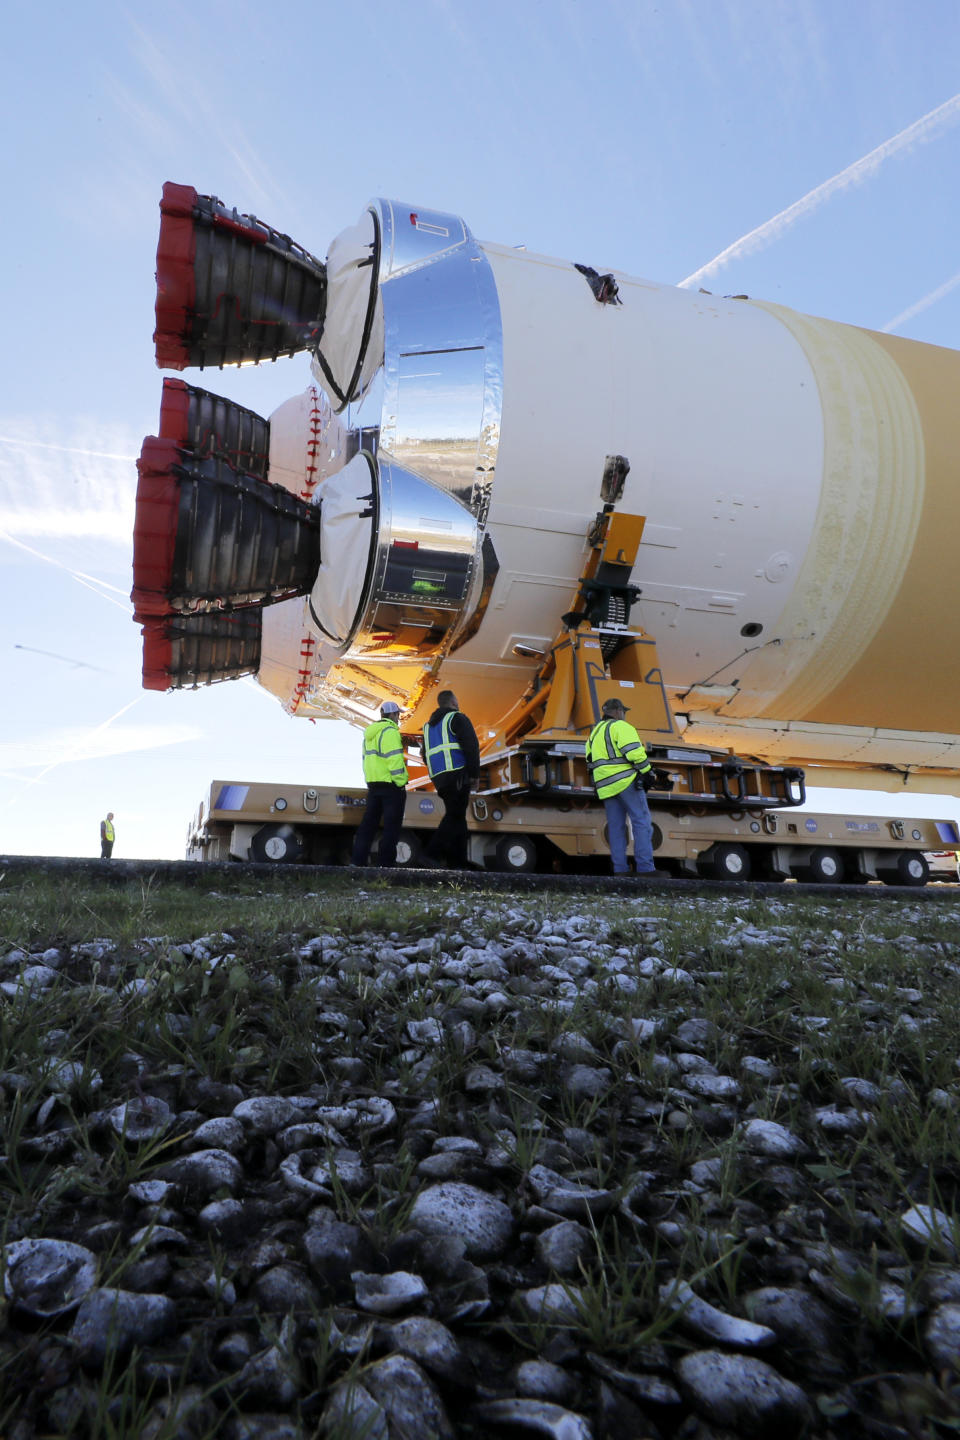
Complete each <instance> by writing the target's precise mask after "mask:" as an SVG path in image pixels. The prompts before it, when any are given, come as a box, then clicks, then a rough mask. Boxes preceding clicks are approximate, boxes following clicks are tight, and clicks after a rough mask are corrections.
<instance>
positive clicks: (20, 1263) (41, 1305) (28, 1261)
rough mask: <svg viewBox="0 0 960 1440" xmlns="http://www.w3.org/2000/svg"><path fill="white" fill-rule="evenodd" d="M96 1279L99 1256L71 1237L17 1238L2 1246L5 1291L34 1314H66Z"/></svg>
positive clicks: (47, 1315)
mask: <svg viewBox="0 0 960 1440" xmlns="http://www.w3.org/2000/svg"><path fill="white" fill-rule="evenodd" d="M96 1283H97V1261H96V1256H95V1255H93V1253H92V1252H91V1251H90V1250H87V1249H86V1248H85V1247H84V1246H83V1245H75V1244H73V1242H72V1241H70V1240H42V1239H38V1240H14V1241H12V1242H11V1244H9V1245H5V1246H4V1247H3V1291H4V1294H5V1295H6V1297H7V1299H8V1300H10V1301H12V1302H13V1303H14V1304H15V1305H17V1306H19V1307H20V1308H21V1309H22V1310H26V1311H28V1312H29V1314H31V1315H37V1316H40V1317H42V1318H47V1317H49V1316H51V1315H65V1314H66V1313H67V1312H68V1311H69V1310H73V1309H75V1308H76V1306H77V1305H79V1304H80V1302H81V1300H82V1299H83V1297H84V1295H86V1294H87V1292H88V1291H90V1290H92V1289H93V1287H94V1285H95V1284H96Z"/></svg>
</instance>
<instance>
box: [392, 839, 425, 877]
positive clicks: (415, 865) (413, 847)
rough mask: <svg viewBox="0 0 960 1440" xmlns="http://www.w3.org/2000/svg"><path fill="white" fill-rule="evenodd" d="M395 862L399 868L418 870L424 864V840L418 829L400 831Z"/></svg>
mask: <svg viewBox="0 0 960 1440" xmlns="http://www.w3.org/2000/svg"><path fill="white" fill-rule="evenodd" d="M395 863H396V867H397V869H398V870H417V869H419V867H420V866H421V865H422V864H423V840H422V839H421V838H420V835H419V833H418V832H417V831H416V830H401V831H400V834H399V836H398V838H397V858H396V862H395Z"/></svg>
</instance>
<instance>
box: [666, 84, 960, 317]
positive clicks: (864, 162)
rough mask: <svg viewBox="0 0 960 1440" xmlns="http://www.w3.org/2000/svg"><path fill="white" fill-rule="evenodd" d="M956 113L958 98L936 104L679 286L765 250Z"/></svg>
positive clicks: (735, 242)
mask: <svg viewBox="0 0 960 1440" xmlns="http://www.w3.org/2000/svg"><path fill="white" fill-rule="evenodd" d="M958 114H960V95H954V96H953V97H952V98H951V99H950V100H945V101H944V103H943V104H942V105H938V106H937V108H936V109H935V110H931V111H930V112H929V114H927V115H923V116H921V118H920V119H919V120H915V121H914V122H913V124H912V125H908V126H907V128H906V129H905V130H901V131H900V133H899V134H898V135H894V136H892V137H891V138H890V139H889V140H884V142H883V144H882V145H878V146H877V148H876V149H875V150H871V151H870V153H869V155H864V156H862V157H861V158H860V159H859V160H854V162H853V164H852V165H848V166H847V168H846V169H845V170H840V171H839V172H838V173H837V174H836V175H833V176H831V178H830V179H829V180H824V182H823V184H822V185H817V186H816V187H815V188H814V189H813V190H808V191H807V193H806V195H804V196H803V197H802V199H800V200H796V201H795V202H794V203H793V204H792V205H788V206H787V208H786V210H781V211H780V213H779V215H774V217H773V219H772V220H766V221H764V223H763V224H762V225H758V226H757V228H756V229H755V230H751V231H750V232H749V233H748V234H746V235H741V237H740V239H739V240H734V242H733V244H732V245H728V246H727V248H726V250H721V251H720V254H719V255H716V256H714V258H713V259H712V260H709V261H708V262H707V264H706V265H701V267H700V269H699V270H694V272H693V274H692V275H688V276H687V278H686V280H681V281H680V282H679V283H680V286H681V287H682V288H685V287H687V286H691V285H697V284H699V283H700V281H701V280H706V279H707V278H708V277H709V276H711V275H715V274H716V272H717V271H718V270H722V269H723V267H724V266H725V265H729V264H730V262H731V260H739V259H740V257H741V256H743V255H752V254H753V253H754V251H756V250H763V249H765V248H766V246H767V245H771V244H772V243H773V241H774V240H779V238H780V236H781V235H782V234H783V233H784V231H785V230H789V229H790V227H791V225H795V224H796V222H797V221H798V220H802V219H803V217H804V216H805V215H809V214H810V213H811V211H813V210H816V209H818V208H819V207H820V206H821V205H823V204H825V203H826V201H827V200H829V199H830V197H831V196H832V195H836V194H837V192H838V191H840V190H846V189H848V188H849V187H850V186H851V185H858V184H859V183H860V182H861V181H862V180H865V179H866V178H867V176H868V175H872V174H874V172H875V171H877V170H879V168H880V166H881V165H882V164H883V162H884V160H888V159H889V158H890V156H891V155H896V154H898V153H899V152H900V151H901V150H907V149H909V148H910V146H912V145H915V144H916V143H917V142H918V141H919V140H925V139H927V137H928V136H930V135H931V134H932V133H933V131H934V130H936V129H938V128H940V127H941V126H943V125H947V124H950V123H952V121H954V120H955V119H956V118H957V116H958Z"/></svg>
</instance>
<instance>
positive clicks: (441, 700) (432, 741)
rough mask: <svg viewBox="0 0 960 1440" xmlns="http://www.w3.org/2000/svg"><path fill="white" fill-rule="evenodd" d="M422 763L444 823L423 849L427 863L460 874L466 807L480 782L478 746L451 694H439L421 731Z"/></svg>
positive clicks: (465, 838) (464, 853) (464, 848)
mask: <svg viewBox="0 0 960 1440" xmlns="http://www.w3.org/2000/svg"><path fill="white" fill-rule="evenodd" d="M423 759H424V763H425V764H426V767H427V771H428V772H429V775H430V779H431V780H432V781H433V785H434V789H435V790H436V792H437V794H438V795H439V796H440V799H441V800H442V801H443V819H442V820H441V821H440V824H439V825H438V826H437V829H436V832H435V833H434V836H433V839H432V840H431V841H430V844H429V845H428V846H427V848H426V855H427V859H428V860H432V861H434V863H436V864H439V865H448V866H450V867H452V868H454V869H461V870H462V869H464V868H465V867H466V866H467V864H468V863H469V862H468V858H467V847H468V844H469V839H470V837H469V832H468V830H467V806H468V805H469V804H470V791H471V790H472V788H473V787H474V785H476V783H477V781H478V779H479V778H480V742H479V740H478V739H477V732H476V730H474V728H473V725H472V724H471V723H470V720H469V719H468V717H467V716H466V715H464V713H463V711H462V710H461V709H460V706H459V703H458V701H457V697H456V695H454V693H453V691H452V690H441V691H440V694H439V695H438V696H437V708H436V710H434V712H433V714H432V715H431V716H430V719H429V720H428V721H427V723H426V725H425V726H424V727H423Z"/></svg>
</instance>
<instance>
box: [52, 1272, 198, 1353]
mask: <svg viewBox="0 0 960 1440" xmlns="http://www.w3.org/2000/svg"><path fill="white" fill-rule="evenodd" d="M176 1320H177V1309H176V1306H175V1305H174V1303H173V1301H172V1300H171V1299H169V1297H168V1296H166V1295H140V1294H135V1293H134V1292H133V1291H130V1290H114V1289H106V1288H105V1289H101V1290H91V1291H90V1292H89V1294H88V1295H87V1296H86V1297H85V1298H84V1300H83V1303H82V1304H81V1306H80V1309H79V1310H78V1311H77V1317H76V1319H75V1320H74V1322H73V1326H72V1328H71V1330H70V1340H71V1342H72V1344H73V1345H74V1346H75V1347H76V1349H77V1352H78V1354H79V1356H80V1358H81V1360H83V1361H84V1362H86V1363H87V1364H94V1365H102V1364H103V1361H104V1360H105V1359H106V1357H107V1354H108V1353H109V1352H110V1351H111V1350H117V1351H119V1352H121V1353H123V1352H125V1351H127V1350H129V1349H130V1348H131V1347H132V1346H134V1345H149V1344H152V1342H153V1341H154V1340H159V1339H160V1338H161V1337H162V1336H164V1335H167V1334H169V1333H170V1332H171V1331H172V1330H173V1329H174V1327H175V1326H176Z"/></svg>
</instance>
